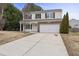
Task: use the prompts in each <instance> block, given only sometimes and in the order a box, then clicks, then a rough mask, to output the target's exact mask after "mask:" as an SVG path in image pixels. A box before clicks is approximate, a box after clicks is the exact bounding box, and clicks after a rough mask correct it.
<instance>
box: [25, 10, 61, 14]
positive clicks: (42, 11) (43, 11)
mask: <svg viewBox="0 0 79 59" xmlns="http://www.w3.org/2000/svg"><path fill="white" fill-rule="evenodd" d="M52 11H53V12H62V9H51V10H41V11H32V12H30V13H34V14H35V13H46V12H52ZM24 13H25V12H24Z"/></svg>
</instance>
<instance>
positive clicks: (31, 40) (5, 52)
mask: <svg viewBox="0 0 79 59" xmlns="http://www.w3.org/2000/svg"><path fill="white" fill-rule="evenodd" d="M0 55H1V56H68V53H67V50H66V48H65V46H64V43H63V41H62V39H61V36H60V34H56V33H36V34H33V35H30V36H27V37H24V38H21V39H19V40H16V41H13V42H10V43H7V44H4V45H1V46H0Z"/></svg>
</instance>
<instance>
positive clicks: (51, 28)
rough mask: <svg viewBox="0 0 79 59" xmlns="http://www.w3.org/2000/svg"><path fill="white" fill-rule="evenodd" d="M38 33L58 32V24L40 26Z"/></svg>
mask: <svg viewBox="0 0 79 59" xmlns="http://www.w3.org/2000/svg"><path fill="white" fill-rule="evenodd" d="M40 32H59V24H40Z"/></svg>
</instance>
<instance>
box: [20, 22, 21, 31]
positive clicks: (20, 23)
mask: <svg viewBox="0 0 79 59" xmlns="http://www.w3.org/2000/svg"><path fill="white" fill-rule="evenodd" d="M20 31H21V22H20Z"/></svg>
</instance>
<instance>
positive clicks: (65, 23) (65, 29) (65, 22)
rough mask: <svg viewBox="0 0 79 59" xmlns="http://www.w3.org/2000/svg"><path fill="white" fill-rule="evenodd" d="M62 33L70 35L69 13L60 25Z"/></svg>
mask: <svg viewBox="0 0 79 59" xmlns="http://www.w3.org/2000/svg"><path fill="white" fill-rule="evenodd" d="M60 33H63V34H68V33H69V15H68V12H67V13H66V15H64V17H63V19H62V22H61V24H60Z"/></svg>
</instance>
